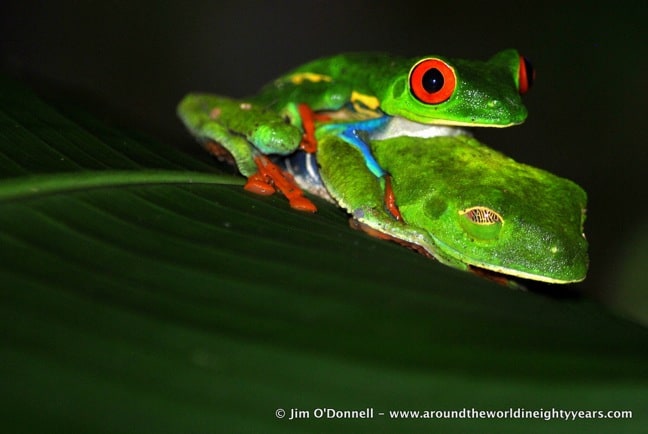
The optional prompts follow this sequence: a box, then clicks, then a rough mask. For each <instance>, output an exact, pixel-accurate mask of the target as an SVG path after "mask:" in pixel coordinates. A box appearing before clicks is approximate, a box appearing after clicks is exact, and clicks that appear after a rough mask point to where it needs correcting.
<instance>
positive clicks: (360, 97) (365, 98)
mask: <svg viewBox="0 0 648 434" xmlns="http://www.w3.org/2000/svg"><path fill="white" fill-rule="evenodd" d="M351 103H353V105H354V107H355V108H356V110H357V109H358V108H359V106H358V103H362V105H363V106H364V107H366V108H368V109H370V110H376V109H377V108H378V107H380V100H379V99H378V98H376V97H375V96H371V95H367V94H364V93H360V92H356V91H355V90H354V91H352V92H351Z"/></svg>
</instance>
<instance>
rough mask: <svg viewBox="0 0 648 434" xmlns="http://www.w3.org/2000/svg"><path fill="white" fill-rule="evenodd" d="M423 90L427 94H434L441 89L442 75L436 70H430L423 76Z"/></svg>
mask: <svg viewBox="0 0 648 434" xmlns="http://www.w3.org/2000/svg"><path fill="white" fill-rule="evenodd" d="M421 84H422V85H423V89H425V90H426V91H427V92H428V93H435V92H438V91H440V90H441V88H443V74H441V71H439V70H438V69H436V68H430V69H428V70H427V71H425V74H423V79H422V83H421Z"/></svg>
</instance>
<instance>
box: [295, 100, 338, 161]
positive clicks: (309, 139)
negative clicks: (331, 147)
mask: <svg viewBox="0 0 648 434" xmlns="http://www.w3.org/2000/svg"><path fill="white" fill-rule="evenodd" d="M297 110H298V111H299V117H300V118H301V122H302V128H303V129H304V135H303V137H302V141H301V143H300V144H299V147H300V148H301V149H302V150H303V151H305V152H308V153H309V154H313V153H315V152H317V139H316V138H315V121H318V122H324V121H328V120H330V119H331V118H330V117H329V116H327V115H323V114H319V113H315V112H314V111H313V110H312V109H311V108H310V107H309V106H308V104H303V103H302V104H298V105H297Z"/></svg>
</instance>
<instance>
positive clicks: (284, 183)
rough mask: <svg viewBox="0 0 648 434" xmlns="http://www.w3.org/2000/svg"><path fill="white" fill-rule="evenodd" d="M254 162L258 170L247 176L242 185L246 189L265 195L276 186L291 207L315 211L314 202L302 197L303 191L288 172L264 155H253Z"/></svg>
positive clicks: (273, 190) (271, 191) (270, 192)
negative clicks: (245, 181)
mask: <svg viewBox="0 0 648 434" xmlns="http://www.w3.org/2000/svg"><path fill="white" fill-rule="evenodd" d="M254 162H255V163H256V165H257V168H258V169H259V171H258V172H257V173H255V174H254V175H252V176H250V177H249V178H248V181H247V183H246V184H245V187H244V188H245V189H246V190H247V191H250V192H252V193H256V194H261V195H264V196H267V195H270V194H272V193H274V192H275V188H276V189H277V190H279V191H280V192H281V193H282V194H283V195H284V196H286V198H287V199H288V202H289V203H290V206H291V208H293V209H296V210H299V211H306V212H315V211H317V207H316V206H315V204H314V203H313V202H311V201H310V200H309V199H308V198H306V197H304V192H303V191H302V190H301V189H300V188H299V186H298V185H297V184H296V183H295V180H294V179H293V177H292V176H291V175H290V174H289V173H286V172H284V171H283V170H281V168H280V167H279V166H277V165H276V164H274V163H273V162H272V161H270V159H269V158H268V157H266V156H264V155H259V156H257V157H255V158H254Z"/></svg>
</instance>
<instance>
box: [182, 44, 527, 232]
mask: <svg viewBox="0 0 648 434" xmlns="http://www.w3.org/2000/svg"><path fill="white" fill-rule="evenodd" d="M533 79H534V72H533V69H532V67H531V64H530V62H529V61H528V60H527V59H526V58H524V57H522V56H520V55H519V54H518V53H517V51H515V50H512V49H511V50H505V51H502V52H500V53H498V54H496V55H495V56H493V57H492V58H490V59H489V60H488V61H485V62H484V61H474V60H462V59H449V58H446V57H443V56H436V55H433V56H425V57H417V58H402V57H395V56H390V55H386V54H373V53H372V54H367V53H355V54H343V55H338V56H334V57H328V58H323V59H318V60H315V61H312V62H310V63H307V64H305V65H303V66H300V67H298V68H296V69H294V70H293V71H291V72H289V73H287V74H285V75H283V76H281V77H279V78H278V79H277V80H275V81H273V82H272V83H270V84H268V85H267V86H265V87H264V88H263V89H262V90H261V91H260V92H259V93H258V94H257V95H255V96H252V97H249V98H246V99H245V100H240V101H235V100H231V99H229V98H224V97H219V96H216V95H208V94H189V95H187V96H186V97H185V98H184V99H183V101H182V102H181V103H180V105H179V107H178V114H179V115H180V117H181V118H182V120H183V122H184V123H185V125H186V126H187V127H188V128H189V130H190V131H191V132H192V133H193V134H194V135H195V136H196V137H197V138H198V139H199V140H200V141H201V142H202V143H203V144H204V146H205V147H206V148H207V150H208V151H210V152H212V153H213V154H214V155H216V156H218V157H220V158H222V157H223V156H224V155H227V156H228V158H230V156H231V158H233V160H234V162H235V163H236V165H237V166H238V168H239V170H240V171H241V173H242V174H243V175H245V176H246V177H248V182H247V184H246V187H245V188H246V189H247V190H250V191H253V192H256V193H259V194H272V193H273V192H274V191H275V188H276V189H279V190H280V191H281V192H282V193H283V194H284V195H286V196H287V197H288V199H289V200H290V204H291V206H292V207H293V208H296V209H300V210H304V211H311V212H312V211H315V210H316V207H315V205H314V204H313V203H312V202H311V201H310V200H308V199H307V198H306V197H304V196H303V194H302V193H301V191H300V190H299V188H298V187H297V186H296V185H294V183H292V182H291V181H290V179H288V178H287V177H286V176H284V175H283V174H282V172H281V170H279V169H278V168H277V167H276V166H275V165H273V164H272V162H271V161H270V160H269V159H268V158H267V157H266V156H268V155H288V154H291V153H293V152H295V151H296V150H297V149H299V148H301V149H303V150H304V151H306V152H308V153H315V152H316V151H317V139H316V136H315V125H316V122H317V123H324V124H326V125H327V128H328V132H329V134H334V135H337V136H338V137H340V138H341V139H342V140H344V141H345V142H346V143H348V144H350V145H352V146H353V147H355V148H357V149H358V150H359V151H360V153H361V155H362V156H363V159H364V162H365V165H366V166H367V168H368V169H369V171H370V172H371V173H372V174H373V175H374V176H375V177H377V178H380V179H381V180H382V182H381V185H383V190H384V195H383V196H384V203H385V206H386V207H387V209H388V210H389V212H390V213H391V215H392V216H393V218H395V219H396V220H401V219H402V215H401V213H400V211H399V209H398V205H397V204H396V201H397V198H396V197H395V195H394V190H393V188H392V176H391V175H390V173H389V171H387V170H385V168H383V167H382V166H381V165H380V164H379V163H378V161H377V160H376V158H375V156H374V155H373V153H372V151H371V148H370V146H369V145H368V141H369V140H370V138H371V137H372V135H379V134H381V132H382V131H384V130H386V129H390V128H391V129H392V130H394V129H399V128H400V127H394V125H396V124H401V123H403V122H404V123H405V127H404V128H400V130H401V131H405V132H407V131H409V130H411V129H413V128H414V125H416V124H418V125H438V126H450V128H439V129H437V130H435V131H436V132H435V134H441V135H443V134H448V133H450V134H451V132H452V131H453V129H452V128H451V127H458V126H467V127H476V126H479V127H486V126H490V127H507V126H511V125H516V124H519V123H521V122H523V121H524V119H525V118H526V115H527V112H526V109H525V107H524V106H523V105H522V102H521V98H520V95H521V94H523V93H525V92H526V91H527V90H528V89H529V87H530V86H531V85H532V83H533ZM223 150H225V151H226V152H223Z"/></svg>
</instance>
